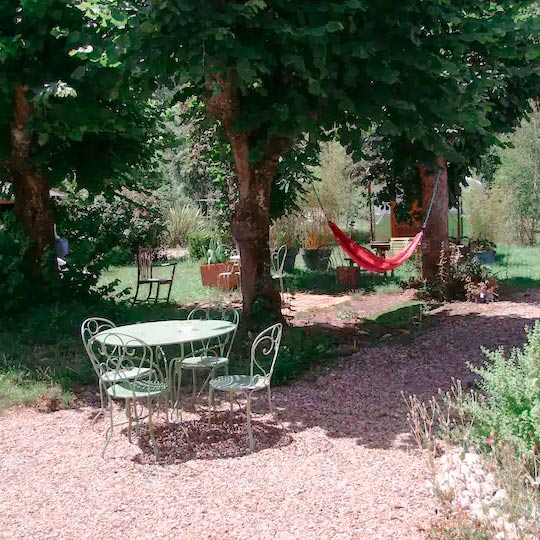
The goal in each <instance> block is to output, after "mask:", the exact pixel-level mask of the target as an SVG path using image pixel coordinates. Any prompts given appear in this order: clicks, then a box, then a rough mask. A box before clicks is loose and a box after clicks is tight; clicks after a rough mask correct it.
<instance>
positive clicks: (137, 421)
mask: <svg viewBox="0 0 540 540" xmlns="http://www.w3.org/2000/svg"><path fill="white" fill-rule="evenodd" d="M133 415H134V416H135V432H136V433H137V436H139V435H140V434H141V425H140V423H139V413H138V412H137V401H135V400H133Z"/></svg>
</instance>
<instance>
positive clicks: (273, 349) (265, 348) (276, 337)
mask: <svg viewBox="0 0 540 540" xmlns="http://www.w3.org/2000/svg"><path fill="white" fill-rule="evenodd" d="M282 334H283V325H282V324H281V323H278V324H274V325H273V326H270V327H269V328H267V329H266V330H264V331H262V332H261V333H260V334H259V335H258V336H257V337H256V338H255V340H254V341H253V344H252V345H251V365H250V373H249V375H225V376H221V377H217V378H215V379H211V380H210V385H209V386H210V392H209V396H208V400H209V403H210V406H211V407H212V409H213V410H214V412H215V408H214V392H216V391H218V392H229V401H230V420H231V424H232V420H233V400H234V394H245V396H246V398H247V405H246V416H247V430H248V437H249V448H250V450H253V446H254V442H253V430H252V428H251V396H252V394H253V392H257V391H260V390H266V391H267V396H268V406H269V407H270V412H272V391H271V389H270V382H271V380H272V374H273V373H274V367H275V365H276V360H277V356H278V352H279V345H280V343H281V336H282ZM262 364H265V365H267V366H268V368H267V369H265V368H264V367H263V365H262ZM210 419H211V418H210Z"/></svg>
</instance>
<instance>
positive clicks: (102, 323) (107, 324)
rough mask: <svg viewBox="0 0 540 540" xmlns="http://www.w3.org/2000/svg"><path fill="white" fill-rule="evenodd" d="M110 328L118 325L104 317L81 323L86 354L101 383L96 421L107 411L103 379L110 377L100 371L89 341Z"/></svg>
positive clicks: (92, 318)
mask: <svg viewBox="0 0 540 540" xmlns="http://www.w3.org/2000/svg"><path fill="white" fill-rule="evenodd" d="M109 328H116V325H115V324H114V323H113V322H112V321H110V320H109V319H104V318H102V317H90V318H89V319H86V320H85V321H84V322H83V323H82V324H81V339H82V342H83V345H84V350H85V351H86V354H88V357H89V358H90V362H92V367H93V368H94V371H95V372H96V374H97V376H98V383H99V399H100V404H101V408H100V410H99V411H98V413H97V414H96V416H95V417H94V419H93V420H92V422H95V421H96V419H97V418H98V417H99V416H100V415H101V414H103V413H104V412H105V394H104V388H103V379H104V378H105V379H106V378H107V377H108V374H107V373H100V364H99V362H96V361H95V359H94V355H92V354H90V350H89V349H88V342H89V341H90V339H91V338H92V337H94V336H95V335H96V334H99V332H102V331H103V330H108V329H109Z"/></svg>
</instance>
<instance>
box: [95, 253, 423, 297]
mask: <svg viewBox="0 0 540 540" xmlns="http://www.w3.org/2000/svg"><path fill="white" fill-rule="evenodd" d="M334 251H335V255H334V256H333V258H334V263H333V264H334V265H336V264H338V265H344V264H345V262H344V260H343V255H342V252H341V250H339V249H338V248H334ZM199 266H200V263H198V262H193V261H190V260H182V261H178V262H177V266H176V274H175V279H174V284H173V289H172V292H171V302H172V303H176V304H179V305H183V304H193V303H195V302H206V301H209V300H217V299H220V298H225V299H231V297H232V299H234V300H238V301H239V300H240V294H239V293H238V292H237V291H233V292H232V293H224V292H222V291H220V290H219V289H215V288H213V287H204V286H203V285H202V284H201V274H200V271H199ZM169 274H170V269H167V268H163V269H159V268H158V269H156V272H155V275H156V277H158V276H161V275H163V276H167V275H169ZM417 274H418V271H417V267H416V266H415V263H412V262H409V263H406V264H405V265H403V266H402V267H401V268H399V269H397V270H396V271H395V272H394V275H392V274H390V273H388V275H386V276H385V275H380V274H372V273H370V272H362V273H361V276H360V283H359V286H358V289H359V290H362V291H364V292H388V291H393V290H398V289H399V285H400V283H401V282H403V281H407V280H408V279H410V278H411V277H415V276H416V275H417ZM136 279H137V267H136V266H133V265H132V266H116V267H114V268H111V269H110V270H109V271H108V272H106V273H105V274H104V275H103V276H102V278H101V279H100V282H99V285H109V284H110V283H113V282H114V281H118V284H117V286H116V288H115V290H116V291H118V292H120V291H123V290H126V289H131V290H130V292H129V293H128V296H127V298H131V297H132V296H133V294H134V293H135V283H136ZM285 287H286V289H287V290H288V291H290V292H297V291H303V292H314V293H339V292H343V287H342V286H341V285H338V283H337V282H336V277H335V273H332V272H322V273H321V272H312V271H309V270H306V267H305V265H304V263H303V261H302V257H301V255H300V254H299V255H298V256H297V258H296V268H295V270H294V272H293V273H291V274H289V275H287V276H286V278H285ZM145 290H147V289H145ZM145 290H141V291H139V297H140V298H142V297H143V293H144V292H145ZM163 290H164V289H162V293H163Z"/></svg>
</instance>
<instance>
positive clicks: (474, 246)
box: [471, 239, 497, 264]
mask: <svg viewBox="0 0 540 540" xmlns="http://www.w3.org/2000/svg"><path fill="white" fill-rule="evenodd" d="M496 247H497V246H496V245H495V244H494V243H493V242H491V241H490V240H486V239H477V240H473V241H472V242H471V253H472V254H473V255H474V257H476V258H477V259H478V260H479V261H480V262H481V263H482V264H493V263H494V262H495V253H496Z"/></svg>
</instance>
